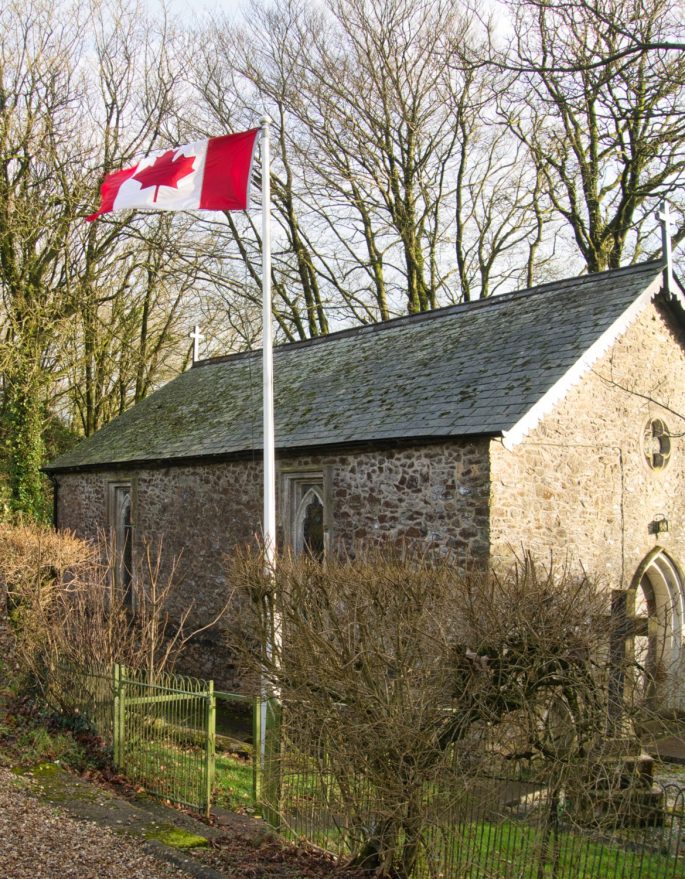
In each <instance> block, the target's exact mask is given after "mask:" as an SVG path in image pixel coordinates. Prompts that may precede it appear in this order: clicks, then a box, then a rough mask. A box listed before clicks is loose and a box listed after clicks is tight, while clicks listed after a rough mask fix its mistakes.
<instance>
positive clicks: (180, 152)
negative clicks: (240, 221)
mask: <svg viewBox="0 0 685 879" xmlns="http://www.w3.org/2000/svg"><path fill="white" fill-rule="evenodd" d="M260 130H261V129H259V128H252V129H250V131H244V132H241V133H240V134H227V135H225V136H224V137H210V138H209V140H198V141H196V142H195V143H189V144H186V145H185V146H180V147H175V148H173V149H168V150H159V151H158V152H155V153H150V154H149V155H148V156H145V158H144V159H141V160H140V161H139V162H138V163H137V164H136V165H133V166H132V167H131V168H124V169H122V170H121V171H114V172H113V173H111V174H108V175H107V177H105V180H104V182H103V184H102V188H101V190H100V208H99V210H98V211H97V212H96V213H94V214H91V215H90V216H89V217H86V219H87V220H88V221H89V222H90V221H92V220H95V219H96V218H97V217H99V216H101V215H102V214H107V213H109V212H110V211H123V210H131V209H136V208H143V209H145V208H147V209H149V210H155V211H197V210H201V211H243V210H246V209H247V208H248V207H249V192H250V177H251V174H252V159H253V156H254V152H255V147H256V145H257V140H258V136H259V133H260Z"/></svg>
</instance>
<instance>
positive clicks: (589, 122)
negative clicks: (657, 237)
mask: <svg viewBox="0 0 685 879" xmlns="http://www.w3.org/2000/svg"><path fill="white" fill-rule="evenodd" d="M509 5H510V6H511V8H512V9H513V12H514V26H515V32H516V37H515V50H516V58H517V62H518V64H519V67H520V70H521V72H520V74H519V76H518V80H517V81H518V89H516V90H512V92H510V95H509V96H508V97H509V100H506V101H503V102H502V109H503V115H504V117H505V118H506V120H507V122H508V124H509V125H510V127H511V130H512V131H513V132H515V134H516V135H517V137H518V138H519V139H520V141H521V142H522V143H523V144H525V145H526V147H527V148H528V150H529V154H530V157H531V159H532V161H533V163H534V165H535V167H536V168H537V171H538V174H539V175H540V177H541V180H542V181H543V183H544V188H545V192H546V195H547V198H548V199H549V202H550V204H551V206H552V208H553V210H554V212H555V214H556V215H557V216H558V217H559V218H561V219H562V220H563V221H564V223H565V224H566V226H567V229H568V230H569V231H570V233H571V235H572V237H573V240H574V242H575V245H576V247H577V249H578V251H579V253H580V254H581V255H582V258H583V260H584V263H585V265H586V267H587V269H588V271H591V272H593V271H600V270H602V269H607V268H616V267H618V266H619V265H621V263H622V262H624V261H625V260H626V258H628V259H630V260H638V259H640V258H641V257H643V255H644V254H645V252H646V251H647V252H649V250H650V247H651V245H650V242H649V240H648V233H649V230H650V228H653V225H654V224H653V221H652V219H651V216H650V214H651V210H652V209H653V207H654V206H655V204H656V201H657V199H659V198H662V197H664V196H666V195H671V197H672V198H673V199H674V200H675V202H676V204H678V203H679V201H680V196H679V194H678V193H679V186H680V184H681V182H682V179H683V173H684V172H685V119H684V117H683V114H682V109H681V108H682V104H683V100H684V98H685V54H683V53H680V52H670V51H666V50H665V49H664V50H661V49H657V48H656V46H657V45H658V44H660V43H662V42H668V37H669V34H671V33H672V31H673V28H674V27H677V26H678V8H677V5H676V4H674V3H672V2H671V0H606V2H602V3H600V4H599V6H598V7H597V10H595V9H593V8H591V7H590V6H589V5H587V4H585V3H569V4H554V3H552V4H547V3H545V4H542V3H537V2H535V0H517V2H514V3H511V4H509ZM674 21H675V22H676V24H675V25H674V24H673V22H674ZM680 25H682V21H680ZM635 40H637V41H638V43H640V44H644V45H645V46H647V45H648V44H650V45H653V46H654V48H652V49H648V48H643V49H641V50H640V51H632V49H631V51H629V52H624V51H623V50H624V49H625V48H626V47H627V46H630V47H633V48H634V45H635ZM598 58H600V59H602V61H603V63H602V64H599V65H598V64H594V61H595V60H596V59H598ZM647 220H649V222H647ZM684 237H685V221H682V222H681V223H680V225H679V227H678V228H677V230H676V233H675V236H674V243H678V242H679V241H681V240H682V239H683V238H684Z"/></svg>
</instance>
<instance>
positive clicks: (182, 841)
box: [145, 824, 209, 851]
mask: <svg viewBox="0 0 685 879" xmlns="http://www.w3.org/2000/svg"><path fill="white" fill-rule="evenodd" d="M145 839H147V840H153V839H155V840H157V841H158V842H161V843H162V844H163V845H168V846H171V848H176V849H179V850H180V851H186V850H187V849H191V848H201V847H203V846H206V845H208V844H209V841H208V839H207V837H206V836H200V835H199V834H197V833H190V831H188V830H182V829H181V828H180V827H175V826H174V825H173V824H162V825H160V826H159V827H155V828H153V829H152V830H147V831H146V832H145Z"/></svg>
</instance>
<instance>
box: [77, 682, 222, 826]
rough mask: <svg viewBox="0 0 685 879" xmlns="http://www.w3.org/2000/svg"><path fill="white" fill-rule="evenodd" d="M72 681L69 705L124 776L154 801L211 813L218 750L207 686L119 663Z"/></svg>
mask: <svg viewBox="0 0 685 879" xmlns="http://www.w3.org/2000/svg"><path fill="white" fill-rule="evenodd" d="M73 679H74V687H75V693H74V700H73V701H75V702H76V703H78V710H79V712H80V713H81V714H82V715H84V716H85V717H87V719H88V720H89V722H90V724H91V726H92V727H93V728H94V729H95V731H96V732H97V733H98V734H99V735H100V736H102V738H103V739H104V740H105V742H106V743H107V744H108V745H110V747H111V748H112V755H113V763H114V765H115V766H116V767H117V769H119V771H120V772H121V773H122V774H123V775H125V776H126V777H127V778H129V779H130V780H131V781H133V782H138V783H140V784H141V785H142V786H143V787H145V789H146V790H147V791H149V792H150V793H152V794H155V795H156V796H159V797H162V798H164V799H168V800H171V801H172V802H174V803H179V804H182V805H186V806H189V807H191V808H195V809H198V810H200V811H202V812H205V813H209V810H210V807H211V801H212V792H213V788H214V775H215V745H216V696H215V693H214V685H213V683H212V681H201V680H198V679H196V678H190V677H187V676H185V675H174V674H166V673H157V674H154V675H150V674H148V673H147V672H145V671H141V670H134V669H128V668H126V667H125V666H123V665H114V666H113V667H112V668H109V669H108V668H98V669H89V670H87V671H81V672H78V673H74V674H73Z"/></svg>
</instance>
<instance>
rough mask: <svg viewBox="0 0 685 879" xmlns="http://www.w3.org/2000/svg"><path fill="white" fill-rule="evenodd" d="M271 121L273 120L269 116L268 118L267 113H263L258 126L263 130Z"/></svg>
mask: <svg viewBox="0 0 685 879" xmlns="http://www.w3.org/2000/svg"><path fill="white" fill-rule="evenodd" d="M273 121H274V120H273V119H272V118H271V116H269V114H268V113H265V114H264V115H263V116H262V118H261V119H260V120H259V124H260V125H261V126H262V127H263V128H267V127H268V126H269V125H271V123H272V122H273Z"/></svg>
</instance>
